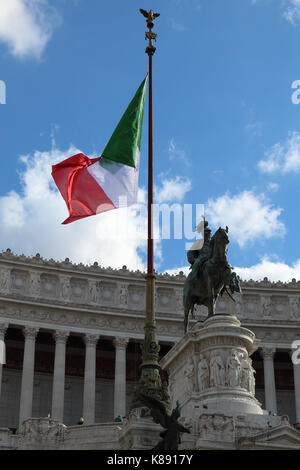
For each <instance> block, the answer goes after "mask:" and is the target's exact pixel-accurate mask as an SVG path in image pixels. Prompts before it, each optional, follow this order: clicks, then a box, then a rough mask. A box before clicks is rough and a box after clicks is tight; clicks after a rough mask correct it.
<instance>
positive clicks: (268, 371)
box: [261, 347, 277, 413]
mask: <svg viewBox="0 0 300 470" xmlns="http://www.w3.org/2000/svg"><path fill="white" fill-rule="evenodd" d="M275 352H276V349H275V348H271V347H263V348H262V349H261V355H262V357H263V360H264V379H265V408H266V410H268V411H271V412H272V413H277V401H276V387H275V373H274V354H275Z"/></svg>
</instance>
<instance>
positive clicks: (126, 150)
mask: <svg viewBox="0 0 300 470" xmlns="http://www.w3.org/2000/svg"><path fill="white" fill-rule="evenodd" d="M147 78H148V76H146V77H145V79H144V80H143V81H142V83H141V85H140V86H139V88H138V90H137V92H136V94H135V95H134V98H133V100H132V101H131V102H130V104H129V106H128V108H127V109H126V111H125V113H124V114H123V116H122V118H121V120H120V122H119V124H118V125H117V127H116V128H115V130H114V132H113V134H112V136H111V138H110V139H109V141H108V143H107V145H106V147H105V149H104V150H103V153H102V155H101V156H102V158H103V159H107V160H111V161H114V162H116V163H123V164H125V165H128V166H132V167H135V164H136V153H137V149H138V150H140V147H141V136H142V125H143V114H144V103H145V93H146V85H147ZM99 163H100V164H101V160H100V162H99Z"/></svg>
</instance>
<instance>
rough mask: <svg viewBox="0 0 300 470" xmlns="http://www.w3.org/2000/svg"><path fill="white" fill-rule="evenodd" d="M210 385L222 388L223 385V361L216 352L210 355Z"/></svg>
mask: <svg viewBox="0 0 300 470" xmlns="http://www.w3.org/2000/svg"><path fill="white" fill-rule="evenodd" d="M209 367H210V385H211V387H220V386H221V387H222V386H224V385H225V367H224V363H223V359H222V357H221V355H220V353H219V352H218V351H213V352H212V353H211V355H210V363H209Z"/></svg>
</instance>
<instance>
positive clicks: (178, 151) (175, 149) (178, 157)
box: [168, 137, 191, 167]
mask: <svg viewBox="0 0 300 470" xmlns="http://www.w3.org/2000/svg"><path fill="white" fill-rule="evenodd" d="M168 153H169V159H170V160H175V161H176V162H177V163H178V161H181V162H182V163H184V164H185V165H186V166H187V167H190V166H191V163H190V161H189V159H188V157H187V154H186V151H185V150H184V149H183V148H181V147H180V146H179V145H178V143H177V142H175V139H174V138H173V137H172V138H171V139H170V142H169V147H168Z"/></svg>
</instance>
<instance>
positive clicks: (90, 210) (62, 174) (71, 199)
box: [52, 153, 116, 224]
mask: <svg viewBox="0 0 300 470" xmlns="http://www.w3.org/2000/svg"><path fill="white" fill-rule="evenodd" d="M100 159H101V157H99V158H88V157H87V156H86V155H84V154H83V153H78V154H77V155H73V157H70V158H67V159H66V160H64V161H63V162H61V163H58V164H57V165H53V166H52V176H53V179H54V181H55V183H56V185H57V187H58V189H59V191H60V193H61V195H62V197H63V198H64V200H65V202H66V204H67V207H68V209H69V214H70V215H69V217H68V218H67V219H66V220H65V221H64V222H62V223H63V224H69V223H70V222H74V221H75V220H78V219H82V218H83V217H89V216H90V215H95V214H99V213H100V212H105V211H108V210H111V209H115V208H116V207H115V205H114V204H113V203H112V201H111V200H110V199H109V197H108V196H107V195H106V193H105V192H104V191H103V189H102V188H101V187H100V186H99V184H98V183H97V182H96V180H95V179H94V178H93V177H92V176H91V175H90V173H89V172H88V171H87V168H88V167H89V166H90V165H92V164H93V163H96V162H97V161H99V160H100Z"/></svg>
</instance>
